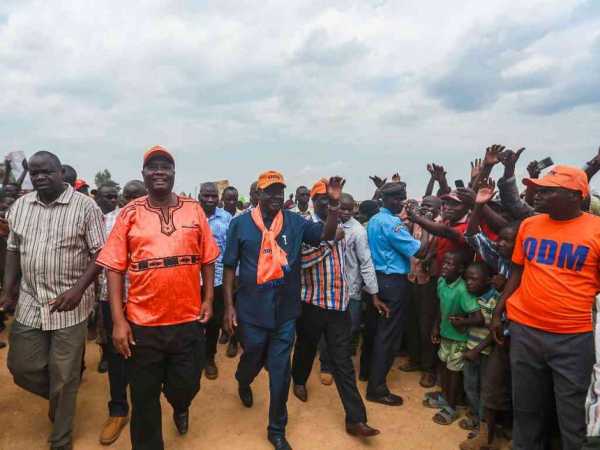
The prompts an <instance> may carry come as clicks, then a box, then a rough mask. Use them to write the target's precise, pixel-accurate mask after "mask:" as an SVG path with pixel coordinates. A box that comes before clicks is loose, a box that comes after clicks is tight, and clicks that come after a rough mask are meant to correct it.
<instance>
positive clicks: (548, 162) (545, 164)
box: [537, 157, 554, 172]
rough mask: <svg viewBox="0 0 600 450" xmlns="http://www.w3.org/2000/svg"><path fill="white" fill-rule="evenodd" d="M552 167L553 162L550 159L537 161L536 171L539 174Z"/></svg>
mask: <svg viewBox="0 0 600 450" xmlns="http://www.w3.org/2000/svg"><path fill="white" fill-rule="evenodd" d="M553 165H554V161H552V158H550V157H548V158H544V159H542V160H541V161H539V162H538V163H537V169H538V170H539V171H540V172H541V171H542V170H544V169H547V168H548V167H550V166H553Z"/></svg>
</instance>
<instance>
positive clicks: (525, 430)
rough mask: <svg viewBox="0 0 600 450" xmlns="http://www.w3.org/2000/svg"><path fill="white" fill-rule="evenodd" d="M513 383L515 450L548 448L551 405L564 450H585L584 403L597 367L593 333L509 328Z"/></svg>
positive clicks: (516, 326) (518, 325)
mask: <svg viewBox="0 0 600 450" xmlns="http://www.w3.org/2000/svg"><path fill="white" fill-rule="evenodd" d="M510 337H511V340H510V344H511V347H510V365H511V371H512V383H513V407H514V415H513V419H514V423H513V448H514V449H515V450H543V449H544V448H545V445H546V443H547V442H546V441H547V439H548V437H549V436H550V432H549V430H545V429H544V428H545V425H546V423H547V422H548V415H549V414H550V413H551V410H552V409H551V408H549V406H548V405H549V402H550V401H554V402H555V403H556V412H557V415H558V423H559V427H560V434H561V440H562V449H563V450H580V449H581V447H582V445H583V444H584V441H585V437H586V436H585V435H586V419H585V399H586V395H587V389H588V386H589V384H590V377H591V374H592V367H593V365H594V359H595V358H594V340H593V336H592V333H591V332H590V333H580V334H554V333H548V332H545V331H542V330H537V329H535V328H531V327H528V326H525V325H521V324H517V323H515V322H513V323H511V324H510Z"/></svg>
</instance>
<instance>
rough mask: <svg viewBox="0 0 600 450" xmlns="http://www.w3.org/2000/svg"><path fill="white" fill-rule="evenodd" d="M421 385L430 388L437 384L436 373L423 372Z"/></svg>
mask: <svg viewBox="0 0 600 450" xmlns="http://www.w3.org/2000/svg"><path fill="white" fill-rule="evenodd" d="M419 384H420V385H421V387H424V388H425V389H430V388H432V387H434V386H435V375H434V374H432V373H431V372H423V373H422V374H421V380H419Z"/></svg>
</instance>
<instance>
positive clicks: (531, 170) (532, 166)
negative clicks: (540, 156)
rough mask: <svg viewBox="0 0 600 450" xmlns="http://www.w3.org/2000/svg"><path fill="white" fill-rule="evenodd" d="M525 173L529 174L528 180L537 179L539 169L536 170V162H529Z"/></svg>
mask: <svg viewBox="0 0 600 450" xmlns="http://www.w3.org/2000/svg"><path fill="white" fill-rule="evenodd" d="M527 173H528V174H529V178H539V176H540V169H539V168H538V162H537V161H531V162H530V163H529V164H527Z"/></svg>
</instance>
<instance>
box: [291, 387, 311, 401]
mask: <svg viewBox="0 0 600 450" xmlns="http://www.w3.org/2000/svg"><path fill="white" fill-rule="evenodd" d="M294 395H295V396H296V398H297V399H298V400H300V401H301V402H307V401H308V392H307V391H306V386H304V385H302V384H295V385H294Z"/></svg>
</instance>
